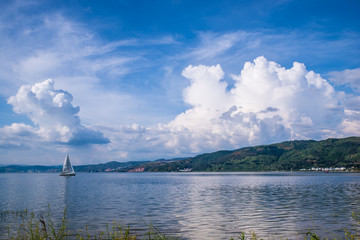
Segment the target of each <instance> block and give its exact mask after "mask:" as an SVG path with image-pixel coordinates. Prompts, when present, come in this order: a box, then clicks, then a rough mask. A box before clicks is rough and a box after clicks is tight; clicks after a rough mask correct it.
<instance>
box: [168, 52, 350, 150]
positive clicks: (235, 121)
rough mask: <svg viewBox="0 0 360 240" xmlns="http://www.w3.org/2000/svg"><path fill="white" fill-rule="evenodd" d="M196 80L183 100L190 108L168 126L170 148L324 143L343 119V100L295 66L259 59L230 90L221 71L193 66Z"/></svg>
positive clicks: (190, 70)
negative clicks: (293, 141) (296, 141)
mask: <svg viewBox="0 0 360 240" xmlns="http://www.w3.org/2000/svg"><path fill="white" fill-rule="evenodd" d="M183 76H184V77H186V78H188V79H190V80H191V84H190V86H188V87H187V88H186V89H185V91H184V101H185V102H186V103H188V104H190V105H191V108H190V109H188V110H187V111H185V112H184V113H181V114H179V115H178V116H177V117H176V118H175V119H174V120H173V121H171V122H170V123H169V124H166V125H164V126H162V127H163V128H167V130H168V131H169V136H171V137H170V139H169V140H168V141H167V143H166V145H167V146H168V147H173V148H179V150H180V149H182V150H184V147H185V148H188V149H189V150H190V151H191V152H201V151H204V150H205V151H206V150H209V149H212V150H215V149H218V148H232V147H239V146H244V145H245V146H246V145H248V144H262V143H271V142H276V141H281V140H287V139H307V138H315V139H319V138H324V137H327V136H331V135H332V134H334V131H336V130H337V129H338V128H339V127H340V125H341V123H342V121H343V118H344V107H343V106H342V105H341V104H340V95H339V94H338V93H337V92H336V91H335V90H334V88H333V87H332V86H331V85H330V83H329V82H327V81H326V80H325V79H323V78H322V77H321V76H320V75H319V74H316V73H314V72H313V71H308V70H307V69H306V67H305V65H304V64H301V63H297V62H295V63H294V64H293V67H292V68H290V69H285V68H284V67H281V66H280V65H279V64H277V63H275V62H272V61H268V60H267V59H266V58H264V57H258V58H256V59H255V60H254V62H247V63H245V65H244V68H243V69H242V71H241V73H240V74H239V75H232V78H233V79H234V80H235V85H234V87H233V88H231V89H230V90H229V89H228V87H229V86H228V85H227V83H226V82H224V81H223V80H222V79H223V78H224V72H223V71H222V69H221V67H220V65H217V66H203V65H200V66H195V67H194V66H189V67H187V68H186V69H185V70H184V71H183Z"/></svg>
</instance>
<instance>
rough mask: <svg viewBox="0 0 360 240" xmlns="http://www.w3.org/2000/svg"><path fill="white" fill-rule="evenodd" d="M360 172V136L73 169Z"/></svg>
mask: <svg viewBox="0 0 360 240" xmlns="http://www.w3.org/2000/svg"><path fill="white" fill-rule="evenodd" d="M330 167H332V168H342V167H344V168H346V169H347V170H349V169H353V170H360V137H349V138H342V139H327V140H323V141H314V140H301V141H287V142H282V143H275V144H271V145H261V146H255V147H246V148H241V149H237V150H233V151H217V152H213V153H205V154H201V155H198V156H195V157H191V158H175V159H168V160H166V159H159V160H156V161H142V162H140V161H133V162H115V161H114V162H108V163H101V164H93V165H81V166H74V169H75V172H129V171H130V172H131V171H133V172H143V171H145V172H172V171H175V172H176V171H190V170H191V171H290V170H294V171H296V170H301V169H311V168H330ZM61 168H62V166H21V165H8V166H2V167H0V173H6V172H60V171H61Z"/></svg>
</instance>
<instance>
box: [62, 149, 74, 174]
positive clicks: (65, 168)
mask: <svg viewBox="0 0 360 240" xmlns="http://www.w3.org/2000/svg"><path fill="white" fill-rule="evenodd" d="M60 176H75V171H74V168H73V167H72V165H71V162H70V158H69V154H67V155H66V158H65V160H64V165H63V169H62V172H61V173H60Z"/></svg>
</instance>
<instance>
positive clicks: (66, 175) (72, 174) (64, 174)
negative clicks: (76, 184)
mask: <svg viewBox="0 0 360 240" xmlns="http://www.w3.org/2000/svg"><path fill="white" fill-rule="evenodd" d="M60 176H63V177H71V176H75V173H60Z"/></svg>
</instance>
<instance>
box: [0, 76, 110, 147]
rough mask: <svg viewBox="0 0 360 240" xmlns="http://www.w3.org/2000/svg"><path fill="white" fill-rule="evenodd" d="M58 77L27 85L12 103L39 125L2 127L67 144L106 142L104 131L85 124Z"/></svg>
mask: <svg viewBox="0 0 360 240" xmlns="http://www.w3.org/2000/svg"><path fill="white" fill-rule="evenodd" d="M54 84H55V83H54V81H53V80H51V79H48V80H45V81H43V82H40V83H36V84H34V85H23V86H21V87H20V89H19V90H18V92H17V94H16V95H15V96H12V97H10V98H9V100H8V103H9V104H11V105H12V106H13V111H14V112H16V113H19V114H26V115H27V116H28V117H29V118H30V120H31V121H32V122H33V123H34V125H35V127H32V126H28V125H25V124H13V125H11V126H5V127H3V128H2V129H1V131H3V132H5V133H8V135H13V136H19V135H24V134H30V133H31V134H35V135H37V136H38V137H40V139H42V140H43V141H49V142H58V143H63V144H74V145H77V144H79V145H82V144H103V143H108V142H109V140H108V139H107V138H105V137H104V136H103V134H102V133H101V132H99V131H97V130H94V129H91V128H90V127H87V126H84V125H82V124H81V122H80V118H79V116H78V115H77V114H78V113H79V111H80V108H79V107H74V106H73V105H72V100H73V97H72V95H71V94H70V93H69V92H66V91H64V90H59V89H55V88H54Z"/></svg>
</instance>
